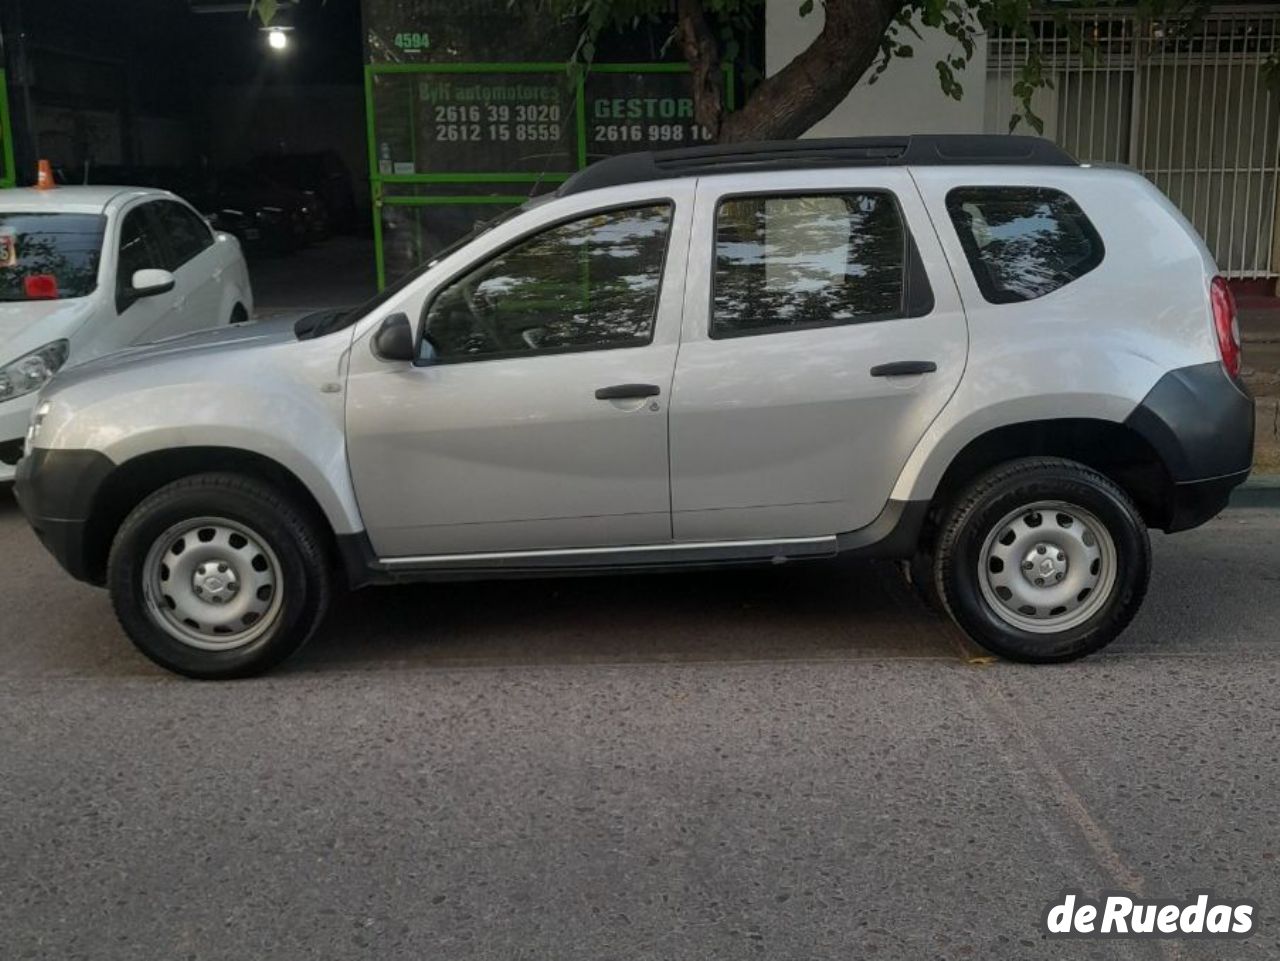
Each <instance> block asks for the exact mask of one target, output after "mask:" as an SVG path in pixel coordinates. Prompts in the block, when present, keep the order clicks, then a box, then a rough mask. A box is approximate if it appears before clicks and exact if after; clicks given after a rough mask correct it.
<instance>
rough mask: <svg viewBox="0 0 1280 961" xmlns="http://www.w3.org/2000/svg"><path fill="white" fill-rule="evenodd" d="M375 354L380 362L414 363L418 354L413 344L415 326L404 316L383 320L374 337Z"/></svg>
mask: <svg viewBox="0 0 1280 961" xmlns="http://www.w3.org/2000/svg"><path fill="white" fill-rule="evenodd" d="M373 354H374V356H375V357H377V358H378V359H379V360H397V361H404V362H406V363H409V362H412V361H413V360H414V359H415V357H416V354H417V351H416V349H415V347H414V343H413V325H412V324H410V323H409V318H408V317H406V316H405V315H404V314H401V313H395V314H390V315H388V316H386V317H384V318H382V323H381V324H379V325H378V331H377V333H375V334H374V335H373Z"/></svg>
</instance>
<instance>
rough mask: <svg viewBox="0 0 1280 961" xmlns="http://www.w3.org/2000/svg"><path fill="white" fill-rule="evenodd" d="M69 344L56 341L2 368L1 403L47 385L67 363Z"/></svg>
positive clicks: (63, 341) (0, 369)
mask: <svg viewBox="0 0 1280 961" xmlns="http://www.w3.org/2000/svg"><path fill="white" fill-rule="evenodd" d="M67 346H68V345H67V342H66V341H65V340H55V341H54V342H53V343H51V344H45V345H44V346H43V347H41V348H39V349H38V350H33V351H32V352H31V353H29V354H23V355H22V356H21V357H19V358H18V359H17V360H15V361H13V362H12V363H9V364H5V365H4V366H3V367H0V401H2V400H12V399H13V398H14V397H21V396H22V395H23V394H29V393H31V392H32V391H33V390H39V389H40V388H41V387H43V386H44V385H45V382H46V381H48V379H49V378H50V377H52V376H53V375H54V374H55V373H57V372H58V368H59V367H61V366H62V365H63V364H65V363H66V362H67Z"/></svg>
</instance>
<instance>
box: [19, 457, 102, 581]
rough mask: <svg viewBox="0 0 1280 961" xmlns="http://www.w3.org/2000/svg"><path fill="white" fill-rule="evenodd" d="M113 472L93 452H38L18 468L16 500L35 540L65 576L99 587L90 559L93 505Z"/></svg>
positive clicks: (95, 565) (98, 575)
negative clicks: (46, 551)
mask: <svg viewBox="0 0 1280 961" xmlns="http://www.w3.org/2000/svg"><path fill="white" fill-rule="evenodd" d="M114 469H115V464H113V463H112V462H111V460H110V458H108V457H107V456H106V455H105V454H100V453H98V452H97V451H92V450H46V449H43V448H37V449H35V450H33V451H32V452H31V453H30V454H28V455H27V456H26V457H24V458H22V460H20V461H19V462H18V469H17V477H16V480H15V483H14V489H13V490H14V496H15V497H16V498H17V500H18V506H19V507H21V508H22V513H23V514H24V515H25V516H26V518H27V523H29V524H30V525H31V527H32V529H33V530H34V531H35V532H36V536H37V537H38V538H39V539H40V543H42V544H43V545H44V546H45V548H46V549H47V550H48V551H49V553H50V554H52V555H53V556H54V558H56V559H57V561H58V563H59V564H61V565H62V566H63V568H65V569H66V571H67V573H68V574H70V575H71V576H72V577H75V578H77V579H79V580H82V581H89V582H90V583H94V584H99V583H101V582H102V576H103V572H102V571H101V570H100V569H99V568H100V566H101V565H100V564H98V563H97V562H96V560H95V558H94V556H93V554H92V551H91V546H92V540H91V538H92V534H93V531H92V526H91V523H90V518H91V516H92V513H93V505H94V500H95V498H96V497H97V495H98V492H99V491H100V490H101V488H102V484H103V482H104V481H105V480H106V478H107V476H108V475H109V474H110V473H111V472H112V471H113V470H114Z"/></svg>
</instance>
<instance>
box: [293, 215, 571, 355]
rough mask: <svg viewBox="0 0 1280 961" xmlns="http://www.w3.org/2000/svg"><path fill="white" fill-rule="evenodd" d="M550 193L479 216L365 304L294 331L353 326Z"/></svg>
mask: <svg viewBox="0 0 1280 961" xmlns="http://www.w3.org/2000/svg"><path fill="white" fill-rule="evenodd" d="M551 197H552V195H551V194H546V195H544V196H542V197H534V198H532V199H531V200H528V201H526V202H525V203H523V204H521V205H520V206H519V207H512V208H511V209H510V210H508V211H506V212H504V213H502V214H501V215H499V216H497V217H494V218H493V219H492V220H477V221H476V222H475V225H474V226H473V227H472V228H471V230H469V231H468V232H467V233H465V234H463V235H462V236H461V237H459V238H458V239H457V240H455V241H454V242H453V243H451V244H449V245H448V246H447V247H445V248H443V249H442V250H440V251H439V252H437V253H436V254H434V255H433V256H432V258H431V259H430V260H428V261H427V262H426V263H425V264H423V265H422V266H420V267H417V268H415V269H414V270H411V271H409V272H408V273H407V274H405V275H404V276H403V277H401V278H400V279H399V280H397V281H396V282H395V283H394V284H391V285H390V286H389V287H387V288H385V289H384V290H381V291H379V292H378V293H376V294H374V295H373V296H372V297H371V298H369V299H368V300H366V301H365V302H364V303H363V304H360V305H359V306H358V307H352V308H351V309H350V310H345V311H342V310H340V311H334V312H332V313H330V312H327V311H322V312H320V313H318V314H309V315H308V316H306V317H303V318H302V319H301V320H300V321H298V324H297V326H295V327H294V333H295V334H296V335H297V336H298V338H299V339H300V340H307V339H310V338H312V337H323V336H324V335H325V334H332V333H333V332H334V331H337V330H342V329H343V328H344V327H350V326H351V325H352V324H354V323H355V322H356V321H357V320H359V319H360V318H361V317H365V316H368V315H369V314H370V313H371V312H372V311H375V310H377V309H378V308H379V307H381V306H382V305H383V304H385V303H386V302H387V301H388V300H390V299H391V298H392V297H394V296H395V295H396V294H398V293H400V291H402V290H404V289H405V288H406V287H408V286H409V285H410V284H411V283H413V282H414V281H415V280H417V279H418V278H419V277H421V276H422V275H423V274H425V273H426V272H427V271H428V270H430V269H431V268H432V267H434V266H435V265H436V264H438V263H439V262H440V261H442V260H444V258H445V257H448V256H449V255H450V254H452V253H453V252H454V251H456V250H458V249H459V248H461V247H464V246H466V245H467V244H469V243H471V241H473V240H475V239H476V238H477V237H480V236H482V235H483V234H487V233H488V232H489V231H490V230H492V229H493V228H494V227H496V226H498V225H499V224H502V223H506V222H507V221H508V220H510V219H511V218H513V217H515V216H517V215H519V214H522V213H524V212H525V211H526V210H529V209H531V208H532V207H535V206H537V205H538V204H540V203H542V202H543V201H545V200H549V199H551Z"/></svg>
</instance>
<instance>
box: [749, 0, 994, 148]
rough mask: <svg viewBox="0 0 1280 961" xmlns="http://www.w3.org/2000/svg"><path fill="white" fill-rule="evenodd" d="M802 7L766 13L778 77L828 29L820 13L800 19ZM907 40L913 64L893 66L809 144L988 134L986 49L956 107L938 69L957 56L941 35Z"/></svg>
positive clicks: (770, 63) (963, 78)
mask: <svg viewBox="0 0 1280 961" xmlns="http://www.w3.org/2000/svg"><path fill="white" fill-rule="evenodd" d="M799 6H800V4H799V2H798V0H769V2H768V4H767V5H766V7H765V23H766V31H765V68H766V72H767V73H770V74H773V73H776V72H777V71H779V70H781V69H782V68H783V67H784V66H786V65H787V64H788V63H789V62H790V61H791V60H792V59H793V58H794V57H795V56H796V54H798V53H799V52H800V51H801V50H803V49H804V48H805V47H807V46H808V45H809V44H810V43H811V42H812V41H813V39H814V38H815V37H816V36H817V35H818V32H819V31H820V30H821V29H822V17H823V11H822V5H821V4H815V5H814V8H813V12H812V13H810V14H809V16H807V17H801V16H800V13H799ZM920 34H921V36H922V37H923V39H917V38H916V37H914V36H912V35H911V34H910V33H909V32H907V33H906V34H905V35H904V37H903V42H904V43H909V44H910V45H911V46H912V47H913V48H914V51H915V53H914V56H912V57H909V58H906V59H902V58H895V59H894V60H893V62H892V63H890V64H889V69H888V70H886V71H885V72H884V73H883V74H881V75H880V79H879V80H877V81H876V82H875V83H874V84H868V83H867V78H865V77H864V78H863V79H862V81H861V82H859V84H858V85H857V86H856V87H855V88H854V89H853V91H852V92H851V93H850V94H849V96H848V97H847V98H845V100H844V102H843V103H841V104H840V105H839V106H838V107H836V109H835V110H833V111H832V112H831V113H830V114H829V115H828V116H827V117H826V118H825V119H824V120H821V121H819V122H818V124H817V125H815V126H814V127H813V129H812V130H810V131H809V132H808V134H806V136H809V137H855V136H886V135H892V134H909V133H982V131H983V118H984V114H985V111H986V95H987V45H986V43H985V42H983V41H982V40H981V38H980V39H979V43H978V49H977V50H976V51H975V52H974V57H973V60H971V61H970V62H969V65H968V67H966V68H965V70H964V71H962V72H961V73H959V74H958V75H957V76H958V79H959V80H960V82H961V83H962V84H963V85H964V97H963V98H962V99H961V100H958V101H957V100H952V99H951V98H950V97H947V96H945V95H944V94H943V93H942V89H941V87H940V86H939V85H938V69H937V67H936V66H935V64H936V63H937V62H938V61H939V60H941V59H942V58H944V57H945V56H947V55H948V54H951V55H953V56H954V55H955V54H956V53H957V52H959V44H957V43H956V42H955V40H953V39H952V38H951V37H949V36H947V35H946V34H945V33H943V32H942V31H941V30H930V29H928V28H925V27H921V28H920Z"/></svg>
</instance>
